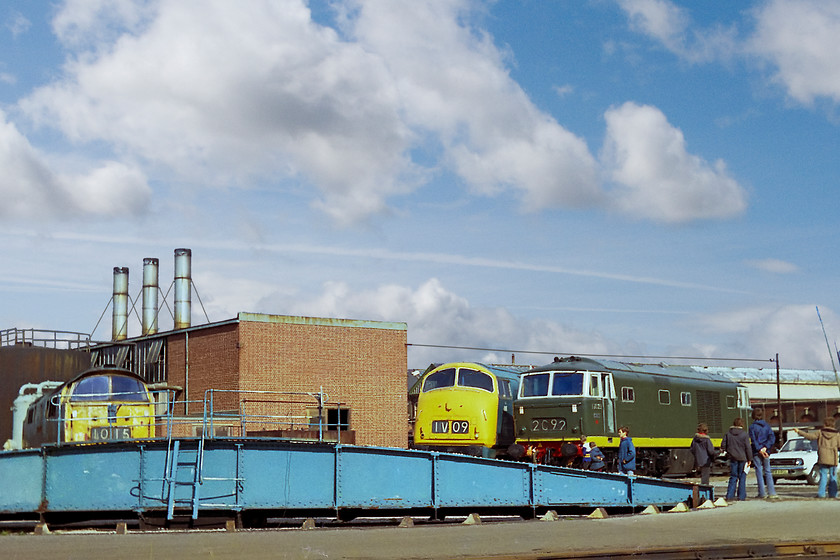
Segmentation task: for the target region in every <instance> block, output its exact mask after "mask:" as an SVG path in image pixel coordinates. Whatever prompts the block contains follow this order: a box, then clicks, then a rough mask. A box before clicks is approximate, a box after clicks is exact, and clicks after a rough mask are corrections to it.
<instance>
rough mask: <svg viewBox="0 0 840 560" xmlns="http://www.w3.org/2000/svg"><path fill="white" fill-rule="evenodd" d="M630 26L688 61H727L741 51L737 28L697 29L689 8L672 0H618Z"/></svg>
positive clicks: (715, 27)
mask: <svg viewBox="0 0 840 560" xmlns="http://www.w3.org/2000/svg"><path fill="white" fill-rule="evenodd" d="M618 3H619V6H621V8H622V9H623V10H624V11H625V12H626V13H627V17H628V19H629V20H630V25H631V27H632V28H633V29H634V30H635V31H638V32H640V33H642V34H644V35H647V36H649V37H651V38H652V39H655V40H657V41H659V42H660V43H662V45H663V46H664V47H665V48H666V49H668V50H669V51H671V52H673V53H674V54H676V55H677V56H679V57H680V58H682V59H684V60H687V61H689V62H695V63H699V62H711V61H714V60H726V59H728V58H729V57H730V56H731V55H732V54H734V53H736V52H737V51H738V50H739V47H738V44H737V40H736V30H735V28H734V27H723V26H720V25H718V26H714V27H711V28H709V29H694V28H692V21H691V16H690V14H689V11H688V10H687V9H685V8H682V7H680V6H677V5H676V4H674V3H673V2H671V1H670V0H618Z"/></svg>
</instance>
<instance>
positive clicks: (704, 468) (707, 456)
mask: <svg viewBox="0 0 840 560" xmlns="http://www.w3.org/2000/svg"><path fill="white" fill-rule="evenodd" d="M691 453H692V454H693V455H694V464H695V465H696V466H697V468H698V469H700V484H708V483H709V475H711V473H712V461H714V460H715V455H717V454H716V453H715V446H714V444H713V443H712V439H711V438H710V437H709V427H708V426H707V425H706V424H705V423H703V422H700V423H699V424H698V425H697V433H696V434H694V439H692V440H691Z"/></svg>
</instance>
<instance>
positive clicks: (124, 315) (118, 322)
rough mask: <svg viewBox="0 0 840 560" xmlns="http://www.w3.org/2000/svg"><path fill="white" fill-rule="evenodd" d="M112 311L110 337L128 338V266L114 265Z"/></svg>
mask: <svg viewBox="0 0 840 560" xmlns="http://www.w3.org/2000/svg"><path fill="white" fill-rule="evenodd" d="M113 311H114V313H113V318H112V321H111V324H112V326H111V339H112V340H125V339H126V338H128V268H124V267H119V266H115V267H114V310H113Z"/></svg>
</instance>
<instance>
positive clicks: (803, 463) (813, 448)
mask: <svg viewBox="0 0 840 560" xmlns="http://www.w3.org/2000/svg"><path fill="white" fill-rule="evenodd" d="M770 471H771V472H772V473H773V480H774V481H775V480H779V479H787V480H792V479H805V480H806V481H808V484H816V483H817V482H819V480H820V469H819V467H817V441H816V440H809V439H805V438H803V437H800V436H797V437H794V438H792V439H789V440H787V441H786V442H785V444H784V445H783V446H782V448H781V449H780V450H779V452H778V453H774V454H772V455H770Z"/></svg>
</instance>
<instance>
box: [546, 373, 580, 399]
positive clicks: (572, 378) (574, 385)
mask: <svg viewBox="0 0 840 560" xmlns="http://www.w3.org/2000/svg"><path fill="white" fill-rule="evenodd" d="M551 394H552V395H556V396H564V395H574V396H580V395H583V374H582V373H579V372H574V373H566V372H560V371H555V372H554V380H553V382H552V384H551Z"/></svg>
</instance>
